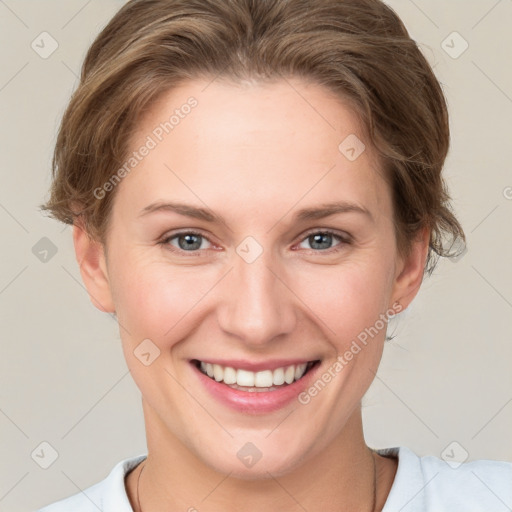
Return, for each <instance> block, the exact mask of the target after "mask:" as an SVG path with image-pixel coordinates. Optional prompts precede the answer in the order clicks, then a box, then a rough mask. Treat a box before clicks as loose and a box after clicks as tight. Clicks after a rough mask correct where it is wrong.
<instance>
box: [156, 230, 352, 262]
mask: <svg viewBox="0 0 512 512" xmlns="http://www.w3.org/2000/svg"><path fill="white" fill-rule="evenodd" d="M183 235H194V236H199V237H201V238H203V239H205V240H207V241H208V242H209V243H212V242H211V240H209V239H208V237H206V236H205V235H204V234H203V233H200V232H199V231H194V230H188V231H180V232H178V233H173V234H172V235H170V236H166V237H165V238H164V239H163V240H161V241H160V242H159V244H160V245H162V246H165V247H167V248H168V250H170V251H172V252H176V253H180V254H183V253H185V254H187V255H188V256H192V255H196V256H200V255H201V252H202V251H205V250H207V249H198V250H195V251H184V250H183V249H179V248H176V247H173V246H171V245H170V243H169V242H170V241H171V240H174V239H175V238H178V237H180V236H183ZM313 235H330V236H332V237H333V238H337V239H338V240H339V242H340V243H339V244H338V245H336V246H334V247H331V248H329V249H317V250H315V249H309V251H312V252H314V253H319V254H326V255H327V254H333V253H337V252H339V251H340V250H342V249H343V246H345V245H350V244H352V238H351V236H350V235H348V234H346V235H345V236H342V235H340V234H339V233H336V232H335V231H332V230H329V229H324V230H322V229H316V230H312V231H309V232H307V233H306V234H305V235H304V236H303V238H302V239H301V240H300V242H299V243H302V242H304V241H305V240H307V239H308V238H309V237H310V236H313Z"/></svg>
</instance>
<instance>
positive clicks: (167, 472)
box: [126, 401, 396, 512]
mask: <svg viewBox="0 0 512 512" xmlns="http://www.w3.org/2000/svg"><path fill="white" fill-rule="evenodd" d="M143 404H144V416H145V421H146V433H147V442H148V457H147V459H146V461H145V462H144V463H143V464H141V465H139V466H138V467H137V468H136V470H135V471H133V472H132V473H130V474H129V475H128V477H127V482H126V484H127V491H128V496H129V499H130V501H131V503H132V507H133V509H134V511H135V512H141V511H140V510H139V508H138V504H137V480H138V477H139V476H140V471H141V469H142V468H143V469H144V472H143V475H142V478H141V479H140V481H139V482H138V483H139V499H140V505H141V508H142V511H143V512H154V511H157V510H165V509H167V510H191V511H192V510H194V509H197V510H200V509H201V508H205V509H206V508H207V509H208V510H209V511H211V512H221V511H222V512H235V511H237V510H241V509H243V510H244V511H246V512H253V511H254V512H256V511H258V512H259V511H260V510H261V509H264V510H265V511H266V512H277V511H279V512H282V511H283V510H294V509H296V508H297V507H299V508H303V509H305V510H308V511H309V512H316V511H321V510H326V509H329V510H337V511H339V512H345V511H354V510H358V511H361V512H363V511H364V512H373V509H374V504H375V510H381V509H382V507H383V505H384V503H385V500H386V498H387V495H388V493H389V489H390V487H391V485H392V482H393V479H394V475H395V473H396V461H393V460H391V459H384V458H383V457H380V456H378V455H376V454H372V452H371V450H370V449H369V448H368V447H367V446H366V443H365V442H364V437H363V429H362V421H361V411H360V408H357V409H356V410H355V411H354V413H353V414H352V416H351V417H350V418H349V420H348V421H347V424H346V425H345V427H344V429H343V430H342V432H341V433H340V434H339V435H338V436H337V437H335V438H334V439H333V441H332V442H331V443H329V444H328V445H326V446H325V447H324V448H323V449H322V450H320V451H319V452H318V453H316V454H314V455H312V456H310V457H308V458H307V461H306V462H301V463H300V464H297V465H296V467H295V468H292V469H290V470H289V471H284V472H283V473H282V474H279V475H276V474H271V473H269V472H267V473H266V474H265V475H264V476H262V477H260V478H258V479H242V478H234V477H233V476H230V474H229V473H222V472H219V471H217V470H215V469H214V468H212V467H211V466H208V465H206V464H204V462H203V461H202V460H201V459H200V458H198V457H197V456H196V455H195V454H194V453H193V452H192V451H191V450H190V449H189V448H188V447H187V446H186V445H185V444H184V443H182V442H181V441H180V440H179V439H178V438H176V437H175V436H173V435H172V434H171V433H170V432H169V429H168V428H166V426H165V425H164V424H163V423H162V422H161V421H160V420H159V418H158V417H157V415H156V414H155V412H154V411H153V410H152V409H151V407H150V406H149V405H148V404H147V403H145V401H143ZM205 449H207V448H205ZM306 457H307V455H306ZM375 468H376V471H377V488H376V489H375V488H374V485H375V482H374V469H375ZM374 498H375V503H374Z"/></svg>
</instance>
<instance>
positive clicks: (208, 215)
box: [139, 201, 375, 224]
mask: <svg viewBox="0 0 512 512" xmlns="http://www.w3.org/2000/svg"><path fill="white" fill-rule="evenodd" d="M162 211H164V212H166V211H167V212H173V213H177V214H179V215H183V216H185V217H191V218H194V219H199V220H203V221H205V222H211V223H214V222H218V223H223V224H226V221H225V220H224V218H223V217H222V216H221V215H218V214H215V213H212V212H211V211H210V210H208V209H206V208H200V207H197V206H191V205H188V204H184V203H174V202H173V203H169V202H165V203H164V202H157V203H152V204H150V205H149V206H146V207H145V208H143V209H142V210H141V212H140V214H139V217H143V216H145V215H148V214H150V213H154V212H162ZM340 213H359V214H363V215H365V216H367V217H368V218H369V219H370V220H371V221H372V222H375V219H374V217H373V215H372V213H371V212H370V211H369V210H368V209H367V208H365V207H364V206H361V205H359V204H356V203H351V202H348V201H338V202H335V203H327V204H323V205H320V206H317V207H312V208H303V209H302V210H298V211H297V212H296V213H295V215H294V219H295V220H296V221H307V220H318V219H323V218H325V217H330V216H331V215H336V214H340Z"/></svg>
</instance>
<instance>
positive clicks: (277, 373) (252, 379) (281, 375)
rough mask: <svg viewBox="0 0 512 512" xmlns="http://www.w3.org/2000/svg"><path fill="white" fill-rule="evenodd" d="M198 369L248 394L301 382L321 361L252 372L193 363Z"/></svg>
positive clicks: (215, 379)
mask: <svg viewBox="0 0 512 512" xmlns="http://www.w3.org/2000/svg"><path fill="white" fill-rule="evenodd" d="M192 362H193V364H194V365H195V366H196V368H197V369H198V370H199V371H200V372H201V373H203V374H204V375H206V376H207V377H209V378H210V379H212V380H214V381H216V382H219V383H223V384H226V385H227V386H229V387H230V388H232V389H239V390H241V391H248V392H263V391H274V390H277V389H281V388H283V387H286V386H289V385H290V384H293V383H294V382H297V381H299V380H301V379H302V378H303V377H304V375H306V374H307V373H308V372H309V371H310V370H311V368H313V367H314V366H316V365H317V364H320V361H319V360H315V361H309V362H308V363H302V364H297V365H293V364H292V365H289V366H283V367H280V368H275V369H274V370H262V371H258V372H251V371H248V370H243V369H241V368H233V367H231V366H222V365H219V364H211V363H205V362H203V361H199V360H197V359H195V360H193V361H192Z"/></svg>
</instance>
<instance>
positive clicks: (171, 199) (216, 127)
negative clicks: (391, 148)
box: [89, 80, 421, 478]
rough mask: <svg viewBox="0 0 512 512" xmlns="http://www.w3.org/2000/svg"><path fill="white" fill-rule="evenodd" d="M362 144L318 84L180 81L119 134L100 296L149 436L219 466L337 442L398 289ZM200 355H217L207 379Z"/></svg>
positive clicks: (283, 463)
mask: <svg viewBox="0 0 512 512" xmlns="http://www.w3.org/2000/svg"><path fill="white" fill-rule="evenodd" d="M191 97H193V98H194V99H190V98H191ZM186 105H188V107H187V106H186ZM171 116H174V117H173V118H172V119H171ZM170 119H171V121H170ZM166 122H167V125H166V124H165V123H166ZM361 137H362V136H361V132H360V128H359V126H358V123H357V119H356V117H355V116H354V115H353V114H352V113H351V111H350V110H349V109H348V108H347V107H345V106H343V104H341V103H340V102H339V101H338V100H337V99H336V98H334V97H333V96H332V95H331V94H329V93H328V92H327V91H326V90H324V89H323V88H321V87H319V86H316V85H306V83H304V82H302V81H299V80H290V81H279V82H275V83H272V84H266V85H262V84H259V85H258V84H251V85H248V84H246V85H244V86H235V85H232V84H228V83H220V82H218V81H213V82H211V83H208V82H202V81H194V82H189V83H186V84H183V85H182V86H180V87H179V88H176V89H173V90H172V91H171V92H169V93H167V94H166V95H165V96H164V97H162V99H161V100H160V101H159V102H158V104H154V105H153V106H152V108H151V109H150V110H149V111H148V112H146V114H145V116H144V117H143V119H142V120H141V122H140V123H139V125H138V131H137V133H136V135H135V136H134V137H133V140H132V141H131V147H132V150H133V151H135V152H137V154H136V155H132V156H133V158H134V159H136V162H135V160H133V161H131V164H129V166H128V167H127V168H130V171H129V172H128V173H126V176H124V177H123V179H122V180H121V182H120V183H119V184H118V185H117V187H115V188H116V190H115V193H116V198H115V202H114V206H113V210H112V217H111V224H110V231H109V234H108V238H107V248H108V258H107V260H106V266H105V267H104V270H105V274H106V276H107V281H106V283H107V285H106V287H105V289H104V291H103V293H102V292H100V291H99V289H96V292H97V293H98V296H99V297H102V300H103V301H104V306H103V307H104V308H105V307H106V308H107V309H108V304H109V303H110V304H111V309H112V310H114V309H115V311H116V314H117V318H118V320H119V323H120V326H121V328H120V332H121V336H122V344H123V350H124V354H125V357H126V361H127V364H128V366H129V368H130V371H131V374H132V376H133V378H134V379H135V382H136V384H137V386H138V387H139V388H140V390H141V392H142V395H143V400H144V403H145V409H144V411H145V416H146V418H145V419H146V426H147V428H148V430H150V431H152V432H158V435H159V436H160V437H161V439H167V440H174V441H173V442H175V441H176V440H179V442H180V443H182V444H183V445H184V446H185V447H187V448H188V449H189V450H190V452H191V453H192V454H193V455H196V456H198V457H199V458H200V459H201V460H203V461H204V462H205V463H206V464H208V465H209V466H211V467H212V468H215V469H216V470H218V471H221V472H225V473H228V472H231V473H232V475H233V476H236V475H238V476H240V477H242V478H244V477H255V476H257V475H260V474H261V475H264V474H265V472H266V471H269V472H271V473H272V474H274V475H279V474H284V473H286V472H287V471H289V470H291V469H292V468H294V467H296V466H298V465H299V464H301V463H302V462H303V461H305V460H307V459H308V458H310V457H312V456H314V455H315V454H319V453H320V452H321V451H322V450H324V449H326V448H327V447H328V446H329V445H330V444H331V443H334V442H336V439H337V438H338V436H340V435H342V433H343V429H344V428H345V426H346V425H347V422H348V420H349V418H350V417H351V416H352V415H353V414H354V413H355V411H357V410H358V408H359V406H360V400H361V397H362V396H363V394H364V393H365V391H366V390H367V388H368V387H369V385H370V383H371V381H372V380H373V378H374V373H375V372H376V371H377V367H378V364H379V361H380V358H381V353H382V349H383V343H384V339H385V334H386V328H385V322H384V321H383V319H385V318H386V314H388V315H390V314H391V312H390V308H391V307H393V304H394V303H395V301H396V300H397V299H400V303H401V306H400V305H398V307H396V304H395V311H396V312H398V311H400V307H402V308H405V307H406V306H407V304H408V302H409V301H410V300H411V299H412V297H410V296H409V297H408V296H407V293H409V291H410V288H407V287H408V286H409V287H410V282H411V281H412V277H410V276H409V274H407V276H406V277H407V278H406V277H404V275H405V274H402V276H401V277H400V278H399V274H400V272H401V271H402V269H404V268H405V265H404V262H403V261H402V260H401V259H400V258H398V255H397V252H396V240H395V234H394V227H393V220H392V219H393V218H392V202H391V195H390V191H389V188H388V186H387V185H386V183H385V182H384V180H383V178H382V177H381V175H380V174H379V172H378V171H377V170H376V168H375V164H374V163H373V161H372V158H371V154H370V148H369V146H368V144H367V147H366V149H364V147H363V146H362V142H361V140H359V139H360V138H361ZM358 138H359V139H358ZM363 142H364V141H363ZM340 144H341V146H340ZM141 147H146V150H144V149H140V148H141ZM130 166H132V167H133V168H131V167H130ZM123 174H125V173H121V176H122V175H123ZM166 205H167V206H166ZM172 205H174V206H172ZM417 275H419V274H417ZM415 276H416V274H415ZM420 280H421V278H420ZM415 283H416V284H417V285H418V286H419V283H418V280H417V279H416V281H415ZM89 289H90V288H89ZM406 291H407V293H406ZM110 293H111V295H110V299H109V298H107V297H109V295H108V294H110ZM105 305H107V306H105ZM199 361H201V362H203V363H211V364H213V363H215V364H219V365H220V367H216V368H215V374H214V377H213V378H211V377H209V376H207V375H205V374H203V373H202V372H201V370H200V368H199V367H198V366H200V364H199V363H198V362H199ZM313 361H316V362H317V363H316V364H315V366H313V367H312V368H311V369H309V371H308V372H307V373H306V374H305V375H304V376H303V377H302V378H299V379H298V380H297V381H295V382H294V383H293V384H286V381H285V383H284V384H281V382H282V381H283V379H285V378H286V379H288V381H290V380H291V379H293V378H295V377H296V376H299V377H300V374H301V373H302V372H301V370H302V369H303V366H299V365H305V364H306V363H308V362H313ZM292 365H294V366H295V369H292V370H290V369H289V367H290V366H292ZM297 366H299V367H298V369H297ZM203 367H204V365H203ZM225 367H229V368H232V369H229V368H228V370H226V371H225V372H223V371H222V370H223V369H224V368H225ZM250 370H254V372H252V371H250ZM295 372H297V373H296V374H295ZM221 378H222V379H226V381H227V382H228V383H230V382H233V379H235V378H238V380H237V382H238V385H241V386H251V383H253V384H252V385H253V386H254V387H256V388H257V390H253V391H250V392H249V391H245V390H240V389H238V390H237V389H233V388H234V386H233V384H231V385H228V384H227V383H224V382H223V381H222V382H218V379H221ZM246 379H247V380H246ZM252 379H255V380H252ZM269 379H272V380H269ZM274 379H275V380H274ZM270 385H272V386H273V387H275V389H270V390H268V387H269V386H270ZM262 389H265V391H261V390H262ZM260 457H261V461H258V459H259V458H260ZM255 461H256V462H257V463H255Z"/></svg>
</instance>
